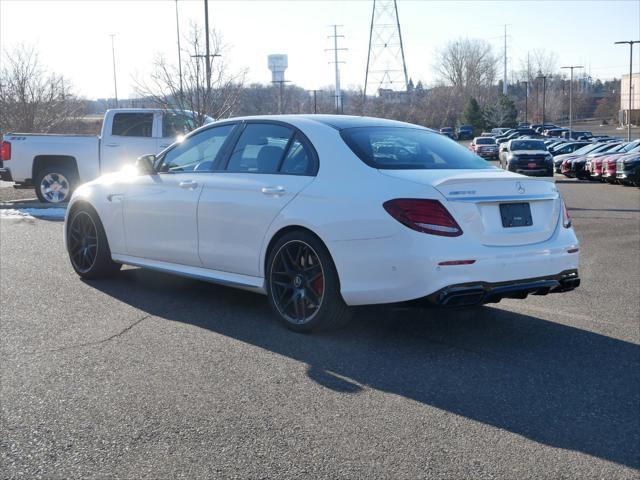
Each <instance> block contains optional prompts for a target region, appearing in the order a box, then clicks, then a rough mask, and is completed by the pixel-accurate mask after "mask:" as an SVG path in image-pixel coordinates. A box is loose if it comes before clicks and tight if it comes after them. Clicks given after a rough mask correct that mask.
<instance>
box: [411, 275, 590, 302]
mask: <svg viewBox="0 0 640 480" xmlns="http://www.w3.org/2000/svg"><path fill="white" fill-rule="evenodd" d="M578 286H580V277H579V276H578V271H577V270H566V271H564V272H561V273H559V274H558V275H551V276H547V277H539V278H531V279H525V280H517V281H511V282H499V283H487V282H477V283H465V284H458V285H450V286H447V287H444V288H442V289H440V290H438V291H437V292H434V293H432V294H431V295H428V296H427V297H424V298H422V299H419V300H416V301H415V302H418V303H420V304H423V303H426V304H430V305H434V306H438V307H468V306H474V305H482V304H484V303H495V302H499V301H500V300H502V299H503V298H520V299H523V298H526V297H527V296H528V295H547V294H549V293H562V292H569V291H571V290H573V289H575V288H577V287H578Z"/></svg>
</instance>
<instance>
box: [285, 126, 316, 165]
mask: <svg viewBox="0 0 640 480" xmlns="http://www.w3.org/2000/svg"><path fill="white" fill-rule="evenodd" d="M313 168H314V156H313V155H312V154H311V152H310V151H309V148H308V147H307V145H306V144H305V143H304V142H303V141H302V140H301V139H300V137H299V136H298V135H296V136H295V137H294V139H293V141H292V142H291V144H290V145H289V150H288V151H287V155H286V156H285V157H284V160H283V162H282V166H281V167H280V173H282V174H284V175H312V174H313Z"/></svg>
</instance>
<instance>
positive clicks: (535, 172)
mask: <svg viewBox="0 0 640 480" xmlns="http://www.w3.org/2000/svg"><path fill="white" fill-rule="evenodd" d="M511 171H512V172H516V173H520V174H522V175H530V176H533V177H545V176H553V169H552V168H544V169H540V168H537V169H533V168H531V169H527V168H515V169H513V170H511Z"/></svg>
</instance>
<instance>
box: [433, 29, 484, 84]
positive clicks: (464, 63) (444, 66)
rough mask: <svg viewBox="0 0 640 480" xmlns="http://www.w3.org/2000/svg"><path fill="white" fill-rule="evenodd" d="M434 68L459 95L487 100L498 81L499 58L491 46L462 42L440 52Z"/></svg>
mask: <svg viewBox="0 0 640 480" xmlns="http://www.w3.org/2000/svg"><path fill="white" fill-rule="evenodd" d="M434 68H435V70H436V72H437V73H438V75H439V76H440V79H441V80H442V81H443V82H444V83H445V85H448V86H451V87H453V88H454V89H455V90H456V91H457V93H458V94H463V96H465V97H466V96H475V97H483V96H484V94H485V93H486V89H487V88H489V87H491V86H493V84H494V82H495V79H496V56H495V55H494V53H493V49H492V48H491V45H490V44H489V43H488V42H486V41H484V40H479V39H470V38H461V39H458V40H454V41H452V42H449V43H447V44H446V45H445V47H444V48H443V49H441V50H439V51H438V52H437V54H436V64H435V65H434Z"/></svg>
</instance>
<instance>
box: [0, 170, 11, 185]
mask: <svg viewBox="0 0 640 480" xmlns="http://www.w3.org/2000/svg"><path fill="white" fill-rule="evenodd" d="M0 180H2V181H3V182H13V176H11V170H9V169H8V168H0Z"/></svg>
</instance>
